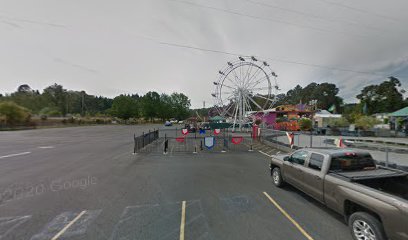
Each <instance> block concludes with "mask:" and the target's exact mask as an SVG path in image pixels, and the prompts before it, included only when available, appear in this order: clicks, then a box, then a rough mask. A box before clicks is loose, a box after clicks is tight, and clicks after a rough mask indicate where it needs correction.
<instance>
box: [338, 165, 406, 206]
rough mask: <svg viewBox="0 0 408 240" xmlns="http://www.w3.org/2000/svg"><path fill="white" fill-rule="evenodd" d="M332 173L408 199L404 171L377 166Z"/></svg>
mask: <svg viewBox="0 0 408 240" xmlns="http://www.w3.org/2000/svg"><path fill="white" fill-rule="evenodd" d="M332 174H334V175H338V176H341V177H343V178H346V179H348V180H349V181H352V182H356V183H359V184H362V185H365V186H367V187H370V188H374V189H376V190H379V191H382V192H385V193H388V194H391V195H395V196H398V197H401V198H403V199H405V200H408V173H406V172H402V171H399V170H394V169H388V168H378V169H375V170H368V171H355V172H340V173H332Z"/></svg>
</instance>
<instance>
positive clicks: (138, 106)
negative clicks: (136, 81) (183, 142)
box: [108, 92, 190, 121]
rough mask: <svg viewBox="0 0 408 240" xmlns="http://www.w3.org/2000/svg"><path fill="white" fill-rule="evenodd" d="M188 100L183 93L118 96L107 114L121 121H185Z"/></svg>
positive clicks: (187, 114)
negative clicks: (142, 119)
mask: <svg viewBox="0 0 408 240" xmlns="http://www.w3.org/2000/svg"><path fill="white" fill-rule="evenodd" d="M189 109H190V99H189V98H188V97H187V96H186V95H184V94H183V93H172V94H171V95H168V94H165V93H162V94H159V93H157V92H148V93H146V94H145V95H144V96H139V95H137V94H136V95H120V96H118V97H115V98H114V99H113V104H112V107H111V108H110V109H109V111H108V113H109V114H110V115H112V116H115V117H119V118H122V119H129V118H138V117H144V118H147V119H150V120H153V119H155V118H160V119H162V120H163V121H164V120H166V119H170V118H175V119H185V118H187V117H188V116H189Z"/></svg>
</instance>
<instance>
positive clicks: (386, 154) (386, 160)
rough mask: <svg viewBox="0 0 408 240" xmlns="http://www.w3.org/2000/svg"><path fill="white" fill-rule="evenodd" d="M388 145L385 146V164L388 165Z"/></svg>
mask: <svg viewBox="0 0 408 240" xmlns="http://www.w3.org/2000/svg"><path fill="white" fill-rule="evenodd" d="M388 151H389V149H388V147H385V166H386V167H388V164H389V159H388Z"/></svg>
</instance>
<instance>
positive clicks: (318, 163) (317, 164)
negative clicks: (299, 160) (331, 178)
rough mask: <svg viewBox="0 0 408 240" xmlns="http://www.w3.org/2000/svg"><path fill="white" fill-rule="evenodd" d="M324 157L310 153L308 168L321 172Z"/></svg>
mask: <svg viewBox="0 0 408 240" xmlns="http://www.w3.org/2000/svg"><path fill="white" fill-rule="evenodd" d="M323 160H324V156H323V155H321V154H317V153H312V155H310V160H309V165H308V167H309V168H311V169H315V170H318V171H320V170H322V166H323Z"/></svg>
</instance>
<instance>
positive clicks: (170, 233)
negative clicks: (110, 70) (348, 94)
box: [0, 125, 351, 240]
mask: <svg viewBox="0 0 408 240" xmlns="http://www.w3.org/2000/svg"><path fill="white" fill-rule="evenodd" d="M154 127H156V128H157V127H158V126H157V125H156V126H147V125H143V126H95V127H76V128H61V129H43V130H30V131H19V132H0V239H1V240H5V239H6V240H9V239H18V240H24V239H27V240H42V239H54V240H56V239H109V240H111V239H112V240H114V239H115V240H116V239H121V240H128V239H129V240H130V239H165V240H167V239H185V240H189V239H194V240H197V239H223V240H224V239H231V240H232V239H234V240H235V239H351V237H350V234H349V231H348V228H347V226H346V225H345V224H344V223H343V221H342V217H340V216H338V215H336V214H335V213H333V212H332V211H330V210H328V209H326V208H325V207H324V206H322V205H321V204H319V203H317V202H316V201H314V200H313V199H311V198H309V197H307V196H305V195H304V194H302V193H301V192H299V191H297V190H295V189H293V188H291V187H286V188H283V189H278V188H275V187H274V186H273V185H272V182H271V179H270V176H269V172H268V163H269V157H268V156H266V155H264V154H261V153H259V152H258V150H261V151H262V152H264V153H267V154H273V153H274V150H271V149H263V147H262V146H254V150H255V151H253V152H247V151H237V152H234V151H229V152H225V153H221V152H218V153H211V154H210V153H205V152H202V153H198V154H193V153H188V152H187V153H182V152H175V153H169V154H167V155H163V154H162V153H160V151H153V153H148V152H144V153H140V154H136V155H133V154H132V150H133V139H132V137H133V134H134V133H137V134H140V133H141V132H143V131H146V130H147V129H149V128H150V129H153V128H154ZM158 147H161V146H158Z"/></svg>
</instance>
